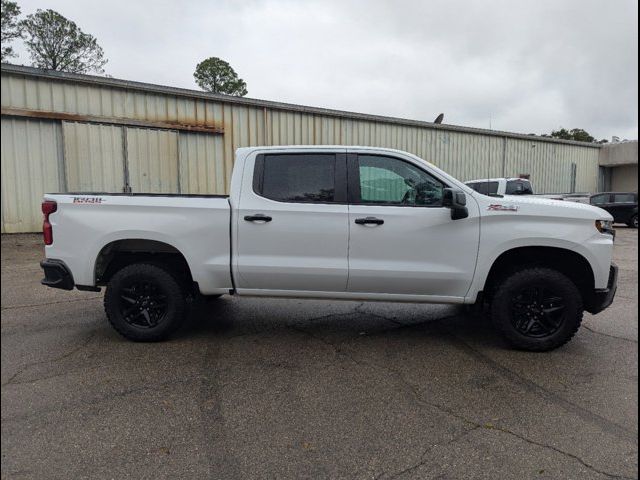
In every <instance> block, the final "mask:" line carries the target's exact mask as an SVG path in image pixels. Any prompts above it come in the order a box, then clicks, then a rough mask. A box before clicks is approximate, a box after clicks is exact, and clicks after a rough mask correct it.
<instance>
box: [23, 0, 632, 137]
mask: <svg viewBox="0 0 640 480" xmlns="http://www.w3.org/2000/svg"><path fill="white" fill-rule="evenodd" d="M17 1H18V4H19V5H20V6H21V8H22V13H23V14H28V13H32V12H34V11H35V10H36V9H38V8H41V9H46V8H52V9H54V10H56V11H58V12H60V13H61V14H63V15H64V16H66V17H67V18H69V19H71V20H73V21H75V22H76V23H77V24H78V25H79V26H80V28H82V29H83V30H84V31H85V32H87V33H91V34H92V35H94V36H95V37H96V38H97V39H98V42H99V43H100V45H102V47H103V48H104V50H105V53H106V56H107V58H108V59H109V63H108V64H107V65H106V67H105V70H106V73H107V74H109V75H111V76H113V77H116V78H123V79H127V80H138V81H143V82H149V83H157V84H162V85H171V86H178V87H185V88H194V89H195V88H197V87H196V85H195V83H194V81H193V71H194V68H195V65H196V64H197V63H198V62H199V61H201V60H202V59H204V58H206V57H209V56H217V57H220V58H223V59H224V60H227V61H228V62H229V63H231V65H232V66H233V67H234V68H235V70H236V72H237V73H238V74H239V75H240V77H241V78H243V79H244V80H245V81H246V82H247V86H248V90H249V94H248V95H247V96H248V97H252V98H261V99H268V100H276V101H282V102H291V103H298V104H304V105H312V106H319V107H326V108H336V109H340V110H351V111H357V112H364V113H372V114H380V115H390V116H397V117H404V118H411V119H418V120H427V121H433V119H434V118H435V117H436V115H437V114H438V113H440V112H444V114H445V121H444V123H449V124H455V125H465V126H472V127H481V128H489V126H491V128H493V129H499V130H508V131H514V132H521V133H545V132H550V131H551V130H553V129H556V128H559V127H561V126H562V127H566V128H575V127H579V128H584V129H586V130H587V131H588V132H590V133H591V134H592V135H594V136H596V137H598V138H608V139H609V140H610V139H611V136H612V135H618V136H620V137H622V138H629V139H632V138H633V139H637V138H638V26H637V15H638V7H637V1H636V0H615V1H607V0H598V1H595V0H587V1H586V0H550V1H540V0H529V1H515V0H504V1H500V0H478V1H471V0H468V1H456V0H441V1H435V0H430V1H406V2H402V1H371V0H370V1H364V0H363V1H348V0H343V1H341V0H322V1H320V0H317V1H309V2H303V1H293V0H291V1H289V0H272V1H261V0H253V1H244V2H240V1H236V2H231V1H218V2H216V1H204V0H193V1H188V0H185V1H177V0H175V1H158V0H155V1H143V0H126V1H125V0H110V1H88V0H87V1H82V2H79V1H77V0H17ZM16 46H17V47H18V51H20V52H21V55H20V57H19V58H18V59H13V62H14V63H24V64H28V63H29V58H28V55H26V54H25V53H24V50H23V49H22V48H20V47H19V45H18V43H17V42H16Z"/></svg>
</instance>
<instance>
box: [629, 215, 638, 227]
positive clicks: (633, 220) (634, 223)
mask: <svg viewBox="0 0 640 480" xmlns="http://www.w3.org/2000/svg"><path fill="white" fill-rule="evenodd" d="M627 225H629V226H630V227H631V228H638V215H634V216H633V217H632V218H631V220H630V221H629V223H628V224H627Z"/></svg>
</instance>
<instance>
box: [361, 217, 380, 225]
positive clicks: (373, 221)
mask: <svg viewBox="0 0 640 480" xmlns="http://www.w3.org/2000/svg"><path fill="white" fill-rule="evenodd" d="M356 223H357V224H358V225H382V224H383V223H384V220H382V219H381V218H376V217H366V218H356Z"/></svg>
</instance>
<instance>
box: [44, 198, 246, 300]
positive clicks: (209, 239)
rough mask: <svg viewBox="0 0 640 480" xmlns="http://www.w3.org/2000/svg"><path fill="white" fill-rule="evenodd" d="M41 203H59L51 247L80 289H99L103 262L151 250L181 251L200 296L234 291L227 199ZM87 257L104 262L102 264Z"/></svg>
mask: <svg viewBox="0 0 640 480" xmlns="http://www.w3.org/2000/svg"><path fill="white" fill-rule="evenodd" d="M44 199H45V201H55V202H56V204H57V211H56V213H55V215H51V220H50V222H51V225H52V227H53V232H54V233H53V238H54V242H53V246H52V247H49V249H50V250H52V251H54V252H55V253H54V254H53V255H54V257H55V259H56V260H58V261H60V262H63V263H64V264H65V265H66V266H67V267H68V269H69V271H70V272H72V273H73V281H74V283H75V285H77V286H80V288H82V287H88V286H95V285H100V284H101V283H102V282H101V280H102V277H103V274H104V273H106V272H105V271H103V269H102V267H103V264H104V262H106V261H107V260H108V259H109V258H110V256H113V255H115V254H116V252H118V251H124V250H125V249H126V251H131V252H136V251H137V252H147V251H150V248H151V247H154V248H151V251H153V252H155V255H156V256H159V255H162V254H164V255H165V256H166V254H167V253H168V251H169V250H170V251H178V252H180V253H181V255H182V256H184V258H185V260H186V261H187V263H188V265H189V266H190V268H191V275H192V276H193V278H197V279H198V285H199V288H200V292H201V293H202V294H204V295H215V294H222V293H229V290H231V289H232V288H233V284H232V282H231V272H230V261H231V260H230V252H231V242H230V233H229V226H230V222H231V208H230V206H229V197H228V196H226V195H169V194H141V193H137V194H119V193H116V194H111V193H109V194H105V193H64V194H54V195H51V194H47V195H45V197H44ZM62 227H63V228H62ZM154 242H155V244H154ZM87 258H93V259H102V264H101V263H98V264H96V262H95V261H94V262H87V261H86V259H87Z"/></svg>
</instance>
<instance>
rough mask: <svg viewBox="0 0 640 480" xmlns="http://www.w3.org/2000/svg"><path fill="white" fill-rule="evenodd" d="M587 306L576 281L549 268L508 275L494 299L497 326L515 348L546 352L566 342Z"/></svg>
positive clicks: (528, 269)
mask: <svg viewBox="0 0 640 480" xmlns="http://www.w3.org/2000/svg"><path fill="white" fill-rule="evenodd" d="M583 312H584V307H583V303H582V295H581V294H580V291H579V290H578V288H577V287H576V285H575V284H574V283H573V282H572V281H571V280H570V279H569V278H568V277H567V276H565V275H563V274H562V273H560V272H558V271H556V270H552V269H550V268H527V269H525V270H520V271H518V272H515V273H513V274H511V275H509V276H507V277H505V278H504V279H503V280H502V281H501V282H500V283H499V285H498V286H497V289H496V292H495V295H494V297H493V301H492V302H491V316H492V318H493V322H494V324H495V325H496V328H497V329H498V330H499V331H500V332H501V333H502V335H503V336H504V337H505V338H506V339H507V340H508V341H509V343H511V345H513V346H514V347H515V348H518V349H521V350H528V351H532V352H544V351H548V350H553V349H555V348H558V347H560V346H562V345H564V344H565V343H567V342H568V341H569V340H571V338H572V337H573V336H574V335H575V333H576V332H577V331H578V329H579V328H580V324H581V322H582V315H583Z"/></svg>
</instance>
